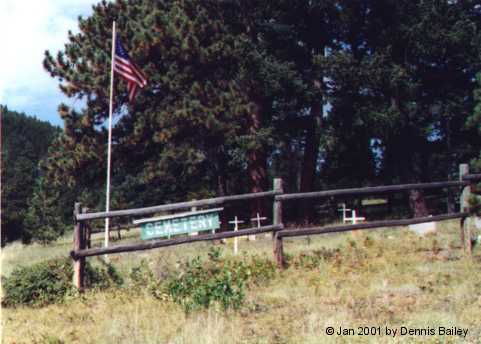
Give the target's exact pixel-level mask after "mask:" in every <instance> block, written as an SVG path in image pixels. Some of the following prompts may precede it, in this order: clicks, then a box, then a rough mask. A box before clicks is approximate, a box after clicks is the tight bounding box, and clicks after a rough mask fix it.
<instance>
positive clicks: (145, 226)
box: [134, 208, 223, 240]
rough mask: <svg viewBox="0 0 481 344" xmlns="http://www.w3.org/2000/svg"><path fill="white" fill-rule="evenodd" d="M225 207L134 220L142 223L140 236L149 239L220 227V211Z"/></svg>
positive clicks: (136, 222)
mask: <svg viewBox="0 0 481 344" xmlns="http://www.w3.org/2000/svg"><path fill="white" fill-rule="evenodd" d="M222 209H223V208H216V209H209V210H201V211H194V212H189V213H182V214H174V215H168V216H162V217H157V218H151V219H143V220H137V221H134V223H135V224H140V229H141V231H140V237H141V239H142V240H149V239H155V238H161V237H170V236H172V235H178V234H187V233H194V232H200V231H208V230H214V229H218V228H220V221H219V212H220V211H221V210H222Z"/></svg>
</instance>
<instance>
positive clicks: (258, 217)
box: [248, 213, 269, 241]
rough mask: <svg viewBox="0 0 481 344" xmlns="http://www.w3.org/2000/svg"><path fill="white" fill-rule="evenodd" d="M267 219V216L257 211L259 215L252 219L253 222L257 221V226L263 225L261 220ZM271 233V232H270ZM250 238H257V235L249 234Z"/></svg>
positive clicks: (252, 239)
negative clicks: (262, 215)
mask: <svg viewBox="0 0 481 344" xmlns="http://www.w3.org/2000/svg"><path fill="white" fill-rule="evenodd" d="M264 220H267V217H261V216H260V215H259V213H257V216H256V217H254V218H252V219H251V222H254V221H255V222H257V228H260V227H261V221H264ZM268 234H269V233H268ZM248 239H249V240H251V241H254V240H256V235H255V234H252V235H249V236H248Z"/></svg>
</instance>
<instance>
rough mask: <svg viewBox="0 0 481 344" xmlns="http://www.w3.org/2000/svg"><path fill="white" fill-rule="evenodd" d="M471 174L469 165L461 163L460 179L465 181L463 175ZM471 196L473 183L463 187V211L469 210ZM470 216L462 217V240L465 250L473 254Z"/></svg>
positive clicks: (460, 199)
mask: <svg viewBox="0 0 481 344" xmlns="http://www.w3.org/2000/svg"><path fill="white" fill-rule="evenodd" d="M467 174H469V165H468V164H460V165H459V181H463V177H464V176H465V175H467ZM470 197H471V183H470V184H469V185H466V186H465V187H463V191H462V192H461V196H460V198H459V206H460V211H461V212H469V198H470ZM467 219H468V218H462V219H461V241H462V242H463V247H464V251H465V252H466V253H467V254H468V255H471V251H472V247H471V226H470V223H469V221H466V220H467Z"/></svg>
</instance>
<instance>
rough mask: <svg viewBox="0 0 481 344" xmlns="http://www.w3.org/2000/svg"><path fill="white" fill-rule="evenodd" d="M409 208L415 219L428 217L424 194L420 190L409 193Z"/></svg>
mask: <svg viewBox="0 0 481 344" xmlns="http://www.w3.org/2000/svg"><path fill="white" fill-rule="evenodd" d="M409 206H410V207H411V211H412V212H413V216H414V217H425V216H428V209H427V207H426V201H425V199H424V192H423V191H422V190H419V189H414V190H411V191H409Z"/></svg>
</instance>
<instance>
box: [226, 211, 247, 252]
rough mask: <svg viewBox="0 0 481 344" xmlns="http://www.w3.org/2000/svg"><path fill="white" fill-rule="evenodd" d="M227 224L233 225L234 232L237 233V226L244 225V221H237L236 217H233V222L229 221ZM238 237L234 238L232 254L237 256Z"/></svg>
mask: <svg viewBox="0 0 481 344" xmlns="http://www.w3.org/2000/svg"><path fill="white" fill-rule="evenodd" d="M229 223H232V224H234V232H237V231H238V230H239V224H240V223H244V221H239V220H237V216H235V217H234V221H229ZM238 241H239V240H238V237H235V238H234V254H237V251H238V248H239V242H238Z"/></svg>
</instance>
